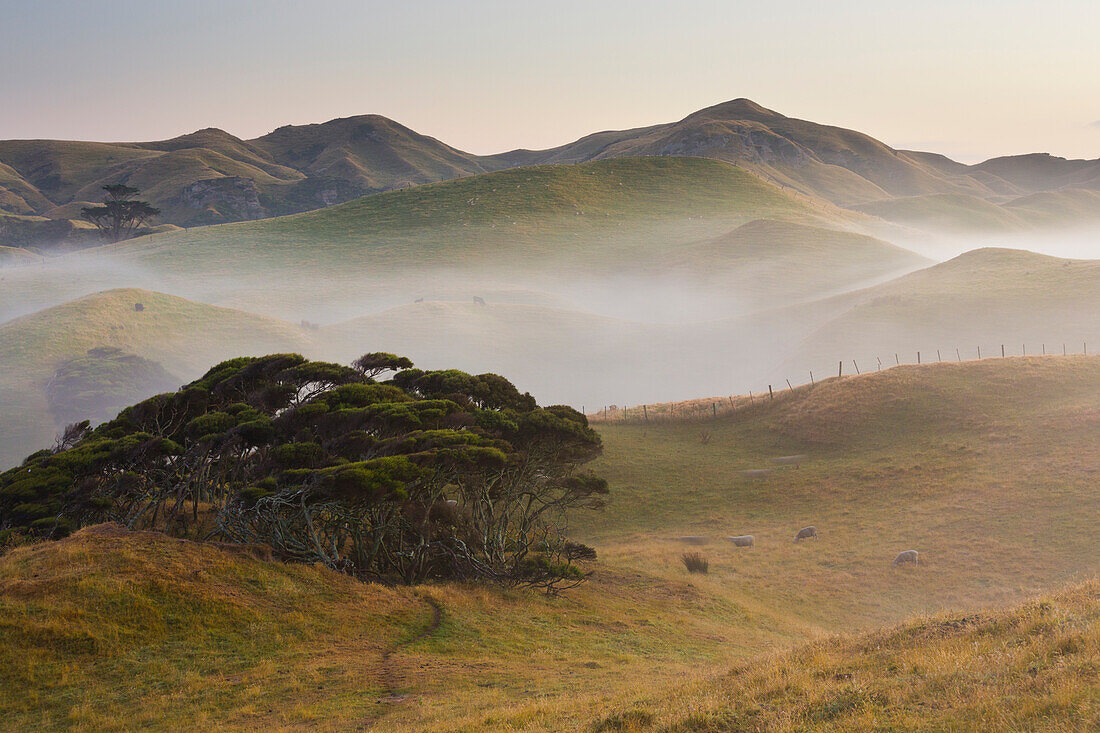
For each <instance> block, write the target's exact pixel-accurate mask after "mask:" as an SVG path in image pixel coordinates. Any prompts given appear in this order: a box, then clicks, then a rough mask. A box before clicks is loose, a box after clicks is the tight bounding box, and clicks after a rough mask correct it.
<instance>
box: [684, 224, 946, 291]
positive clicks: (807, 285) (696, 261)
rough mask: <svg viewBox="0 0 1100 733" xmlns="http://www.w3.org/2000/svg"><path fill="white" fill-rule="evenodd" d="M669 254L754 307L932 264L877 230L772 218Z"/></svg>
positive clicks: (690, 271)
mask: <svg viewBox="0 0 1100 733" xmlns="http://www.w3.org/2000/svg"><path fill="white" fill-rule="evenodd" d="M667 259H668V269H669V271H670V272H671V273H675V274H677V275H681V276H685V277H691V278H692V279H693V280H695V281H699V280H703V281H709V282H710V283H712V284H718V283H721V284H722V285H723V286H724V287H725V288H726V289H727V290H728V292H730V293H731V295H733V294H735V296H734V297H736V298H737V299H740V300H742V301H743V302H744V303H745V305H746V306H748V308H749V309H759V308H760V307H762V306H763V307H766V306H768V305H772V304H775V303H796V302H799V301H804V300H813V299H815V298H820V297H823V296H825V295H830V294H832V293H834V292H836V291H837V290H843V289H851V288H852V287H853V286H857V285H859V284H863V283H866V282H868V281H870V280H873V279H883V278H886V277H889V276H892V275H897V274H900V273H901V272H904V271H906V270H913V269H916V268H918V267H921V266H924V265H928V264H931V261H930V260H927V259H925V258H924V257H921V256H920V255H917V254H915V253H913V252H910V251H909V250H906V249H902V248H901V247H897V246H895V245H892V244H890V243H889V242H884V241H882V240H881V239H875V238H874V237H868V236H865V235H861V234H855V233H853V232H846V231H841V230H837V229H824V228H821V227H814V226H809V225H806V224H795V223H791V222H781V221H773V220H767V219H757V220H755V221H751V222H749V223H747V224H743V225H741V226H740V227H738V228H737V229H734V230H733V231H732V232H729V233H727V234H724V235H722V236H720V237H715V238H714V239H710V240H707V241H704V242H701V243H699V244H695V245H692V246H690V247H684V248H682V249H679V250H677V251H676V252H674V253H671V254H670V255H669V256H668V258H667Z"/></svg>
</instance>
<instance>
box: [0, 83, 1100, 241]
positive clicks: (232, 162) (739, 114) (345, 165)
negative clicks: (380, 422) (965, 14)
mask: <svg viewBox="0 0 1100 733" xmlns="http://www.w3.org/2000/svg"><path fill="white" fill-rule="evenodd" d="M640 156H677V157H704V158H712V159H716V160H722V161H726V162H730V163H735V164H737V165H739V166H742V167H743V168H745V169H746V170H749V171H751V172H752V173H753V174H754V175H758V176H760V177H762V178H763V179H765V180H768V181H770V182H772V183H776V184H779V185H781V186H785V187H789V188H791V189H793V190H796V191H799V192H801V193H803V194H805V195H808V196H812V197H815V198H820V199H823V200H826V201H830V202H833V203H835V204H839V205H842V206H853V205H861V204H869V203H871V202H876V201H883V200H888V199H891V198H895V197H911V196H929V195H951V196H960V195H969V196H975V197H977V198H979V199H984V200H995V199H1008V198H1013V197H1019V196H1026V195H1028V194H1031V193H1036V192H1039V191H1060V190H1066V189H1085V190H1091V191H1096V190H1100V161H1098V160H1091V161H1090V160H1066V159H1064V158H1057V157H1054V156H1050V155H1046V154H1033V155H1023V156H1009V157H1003V158H995V159H992V160H989V161H986V162H984V163H981V164H979V165H975V166H967V165H963V164H961V163H957V162H955V161H952V160H950V159H948V158H946V157H944V156H940V155H937V154H934V153H923V152H916V151H903V150H895V149H893V148H891V147H889V146H888V145H886V144H884V143H882V142H880V141H878V140H875V139H874V138H872V137H870V136H868V135H865V134H863V133H860V132H857V131H854V130H847V129H844V128H840V127H834V126H830V125H821V124H817V123H814V122H809V121H806V120H798V119H795V118H791V117H787V116H785V115H783V114H780V113H778V112H775V111H772V110H769V109H766V108H764V107H762V106H760V105H758V104H756V103H755V102H752V101H751V100H747V99H736V100H733V101H730V102H725V103H723V104H718V105H715V106H713V107H708V108H706V109H703V110H700V111H698V112H695V113H693V114H690V115H688V116H687V117H685V118H684V119H682V120H679V121H677V122H670V123H663V124H657V125H652V126H648V127H642V128H636V129H630V130H617V131H605V132H598V133H594V134H592V135H588V136H586V137H583V138H581V139H579V140H577V141H575V142H572V143H569V144H567V145H563V146H560V147H557V148H551V149H548V150H515V151H510V152H506V153H500V154H497V155H474V154H472V153H466V152H463V151H461V150H458V149H456V148H453V147H451V146H449V145H447V144H445V143H443V142H441V141H439V140H436V139H435V138H432V137H428V136H426V135H421V134H419V133H417V132H415V131H414V130H411V129H409V128H407V127H405V126H403V125H401V124H399V123H397V122H394V121H393V120H390V119H387V118H385V117H382V116H379V115H370V114H368V115H361V116H356V117H347V118H342V119H336V120H331V121H329V122H325V123H321V124H312V125H288V126H285V127H281V128H279V129H277V130H275V131H273V132H271V133H269V134H267V135H264V136H263V137H259V138H256V139H254V140H242V139H240V138H237V137H235V136H234V135H232V134H230V133H228V132H225V131H224V130H219V129H216V128H208V129H204V130H199V131H197V132H194V133H191V134H188V135H182V136H180V137H177V138H173V139H171V140H163V141H156V142H134V143H98V142H77V141H59V140H8V141H0V212H3V213H7V214H11V215H20V216H41V217H46V218H47V219H51V220H58V221H71V220H74V219H76V218H78V217H79V209H80V207H81V206H83V205H87V204H88V203H89V202H95V201H98V200H99V199H100V198H101V191H100V187H101V186H103V185H104V184H105V183H116V182H125V183H127V184H129V185H132V186H137V187H139V188H141V189H143V191H144V193H145V195H146V197H147V198H148V199H149V200H150V201H152V203H153V204H154V205H156V206H158V207H159V208H161V209H162V212H163V213H162V214H161V216H160V218H159V219H158V220H157V221H158V223H161V224H173V225H179V226H199V225H206V224H216V223H223V222H233V221H250V220H256V219H263V218H268V217H272V216H279V215H284V214H289V213H295V212H301V211H309V210H313V209H318V208H323V207H326V206H331V205H333V204H338V203H342V202H345V201H350V200H352V199H355V198H358V197H360V196H364V195H369V194H373V193H379V192H383V191H391V190H394V189H400V188H407V187H410V186H418V185H421V184H425V183H433V182H438V181H444V180H449V179H453V178H461V177H465V176H471V175H476V174H480V173H486V172H491V171H496V170H501V169H505V168H513V167H519V166H529V165H545V164H576V163H585V162H590V161H595V160H605V159H608V158H621V157H640ZM73 236H74V234H73V233H72V232H71V231H67V232H59V231H58V230H57V229H56V227H54V228H50V227H48V226H45V225H41V226H39V243H41V244H44V245H46V246H49V245H51V244H52V245H56V244H58V243H64V242H68V241H71V240H72V238H73ZM11 244H12V242H10V241H4V239H3V234H2V232H0V245H11Z"/></svg>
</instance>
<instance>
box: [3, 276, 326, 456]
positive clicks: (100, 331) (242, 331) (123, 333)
mask: <svg viewBox="0 0 1100 733" xmlns="http://www.w3.org/2000/svg"><path fill="white" fill-rule="evenodd" d="M137 303H141V304H142V307H143V310H142V311H140V312H138V311H136V310H135V305H136V304H137ZM309 345H310V336H309V332H307V331H305V330H303V329H301V328H299V327H297V326H294V325H291V324H289V323H284V322H281V321H277V320H275V319H271V318H265V317H262V316H256V315H252V314H250V313H243V312H241V311H234V310H229V309H226V308H215V307H213V306H208V305H203V304H201V303H195V302H191V301H187V300H183V299H182V298H175V297H172V296H168V295H163V294H160V293H151V292H148V291H143V290H135V289H123V290H112V291H109V292H104V293H97V294H95V295H90V296H87V297H84V298H80V299H79V300H76V301H73V302H71V303H66V304H64V305H61V306H57V307H54V308H50V309H48V310H44V311H41V312H38V313H34V314H32V315H29V316H24V317H22V318H18V319H15V320H13V321H9V322H7V323H4V324H0V364H2V365H3V374H2V375H0V414H2V415H3V419H2V420H0V465H3V466H8V465H11V464H13V463H15V462H17V461H18V460H20V459H22V458H23V457H24V456H26V455H27V454H29V453H30V452H32V451H34V450H36V449H38V448H42V447H45V446H48V445H49V444H50V443H51V442H52V439H53V436H54V434H55V433H56V432H57V429H58V427H59V426H57V425H55V424H54V422H53V419H52V417H51V415H50V410H49V407H48V405H47V396H46V391H45V387H46V384H47V383H48V382H49V379H50V377H51V376H52V375H53V373H54V371H55V370H56V369H57V367H58V366H59V365H60V364H61V363H62V362H64V361H66V360H68V359H72V358H74V357H78V356H83V355H84V354H86V353H87V351H88V350H89V349H93V348H97V347H103V346H110V347H114V348H118V349H122V350H123V351H125V352H128V353H132V354H136V355H138V356H141V357H144V358H147V359H151V360H152V361H155V362H158V363H159V364H161V366H163V367H164V368H165V369H166V370H167V371H168V372H170V373H171V374H173V375H176V376H177V377H179V378H180V379H181V380H182V381H181V383H183V381H187V380H188V379H191V378H194V377H197V376H199V375H201V374H202V372H203V371H205V370H206V369H207V368H208V367H209V366H210V365H211V364H214V363H216V362H217V361H220V360H221V359H225V358H228V357H230V356H238V355H244V354H267V353H273V352H280V351H287V350H292V351H296V350H302V349H307V348H308V347H309Z"/></svg>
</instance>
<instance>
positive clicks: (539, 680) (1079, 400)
mask: <svg viewBox="0 0 1100 733" xmlns="http://www.w3.org/2000/svg"><path fill="white" fill-rule="evenodd" d="M1098 379H1100V359H1096V358H1091V357H1090V358H1083V357H1070V358H1061V357H1048V358H1041V357H1036V358H1028V359H1006V360H986V361H982V362H971V363H963V364H942V365H925V366H921V367H915V366H912V367H901V368H896V369H891V370H887V371H883V372H881V373H877V374H871V375H864V376H860V377H851V378H844V379H840V380H836V379H833V380H829V381H827V382H825V383H820V384H818V385H816V386H815V387H813V388H806V389H800V390H795V391H793V392H784V393H782V394H781V395H777V397H776V399H775V400H773V401H771V402H767V403H763V404H761V403H759V402H758V403H757V404H756V405H755V406H753V407H750V408H749V409H746V410H742V411H739V412H737V413H736V414H730V415H725V416H721V417H719V418H718V419H696V420H690V421H673V422H664V423H659V424H657V423H650V424H648V425H644V424H642V425H626V424H623V425H601V426H599V429H600V432H601V433H602V435H603V438H604V443H605V446H606V451H605V455H604V457H603V458H601V459H600V461H599V465H598V466H597V467H596V469H597V470H598V472H599V473H600V474H601V475H604V476H606V477H607V478H608V479H609V480H610V482H611V488H612V493H611V498H612V503H611V504H610V505H609V506H608V508H607V509H606V511H605V513H604V514H603V515H602V516H600V515H595V516H592V517H588V518H583V519H582V518H581V517H579V516H578V517H574V518H573V519H572V522H571V524H572V528H571V534H572V535H573V536H576V537H577V538H578V539H580V540H581V541H587V542H591V543H593V544H594V546H595V547H596V548H597V550H598V552H599V559H598V562H596V563H595V564H594V565H593V566H592V569H593V570H594V571H595V574H594V575H593V577H592V579H591V581H590V582H589V583H588V584H586V585H585V586H583V587H581V588H578V589H576V591H574V592H571V593H570V595H569V597H568V598H567V599H558V600H555V599H546V598H544V597H542V596H536V595H533V594H528V593H523V592H516V591H505V592H502V591H499V590H496V589H492V588H479V587H470V586H465V585H456V584H428V585H424V586H420V587H418V588H415V589H403V588H402V589H386V588H381V587H378V586H370V585H361V584H357V583H355V582H353V581H351V580H349V579H348V578H346V577H343V576H341V575H338V574H335V573H332V572H330V571H326V570H322V569H319V568H314V567H304V566H295V565H285V566H284V565H279V564H271V563H265V562H262V561H261V560H259V559H256V558H254V557H249V556H248V551H245V552H242V553H230V552H226V551H225V550H224V549H221V548H216V547H212V546H210V545H205V544H202V543H196V542H188V541H183V540H176V539H170V538H167V537H164V536H163V535H158V534H155V533H139V534H127V533H125V532H120V531H118V530H117V529H111V528H109V527H99V528H89V529H86V530H84V531H82V532H80V533H78V534H76V535H74V536H73V537H70V538H69V539H66V540H63V541H61V542H54V543H46V544H41V545H36V546H32V547H29V548H24V549H19V550H15V551H13V552H11V553H9V554H7V555H5V556H3V557H0V608H3V609H4V613H3V614H0V616H2V617H3V618H4V619H6V621H5V623H6V627H5V631H6V632H7V633H5V634H2V635H0V640H2V641H0V655H2V657H3V659H4V664H2V665H0V669H3V670H4V674H6V675H7V677H6V678H5V679H4V680H3V681H4V683H5V684H4V685H3V686H2V688H0V689H3V690H4V691H5V693H6V695H5V694H0V710H2V711H3V712H4V714H5V716H6V719H7V720H12V721H16V722H20V721H32V720H33V721H35V724H36V725H38V726H39V727H44V728H47V729H58V728H63V727H71V726H73V725H77V726H85V727H89V728H91V727H100V728H102V727H104V726H106V725H108V724H109V723H110V721H111V720H116V721H117V720H118V719H120V717H119V716H120V715H122V714H123V711H124V715H125V719H126V720H134V721H140V723H141V724H142V725H148V726H171V725H174V724H176V723H177V721H178V720H179V719H178V718H177V717H176V716H178V715H179V714H180V711H183V710H189V709H191V710H195V711H197V712H196V713H195V715H197V716H198V718H197V719H199V720H201V721H202V722H203V723H204V724H206V725H209V726H212V727H228V728H231V729H240V728H256V727H260V726H264V727H294V726H301V725H310V726H314V727H317V728H320V729H333V730H342V729H347V728H348V727H352V726H354V725H358V726H361V727H363V728H365V729H367V730H387V731H401V730H410V731H412V730H415V731H441V730H448V731H451V730H463V731H482V730H532V731H537V730H561V729H562V728H563V727H564V728H570V729H583V728H585V727H586V726H595V725H597V724H598V722H599V721H606V720H613V719H614V718H615V716H620V720H621V719H623V716H624V715H625V714H627V713H630V712H631V711H638V712H640V713H645V715H647V716H650V717H651V718H653V719H654V720H655V721H656V725H654V726H652V727H654V728H655V729H661V728H659V727H658V726H663V725H668V726H670V727H669V728H668V729H669V730H710V729H717V730H722V729H723V725H724V726H726V727H729V726H730V725H733V723H731V722H730V721H734V722H740V723H742V724H748V723H749V722H754V721H771V720H773V719H772V718H771V717H769V716H771V715H773V714H774V713H775V712H776V711H777V710H778V708H775V707H771V706H770V704H768V700H771V701H772V702H775V701H777V700H782V701H784V706H783V707H784V708H786V707H790V709H791V710H792V714H793V715H796V716H801V717H796V718H795V720H796V721H802V720H805V719H810V718H812V719H815V720H818V721H819V722H822V723H831V724H833V725H835V726H837V727H840V728H843V727H845V725H846V724H849V723H851V722H852V721H853V720H855V721H857V722H858V721H860V720H863V719H864V717H865V716H869V715H875V716H876V717H877V718H878V719H880V720H881V719H882V716H888V715H896V716H898V717H897V720H898V721H899V723H904V722H905V721H907V720H911V717H909V716H912V715H915V714H917V712H916V710H915V709H914V708H913V707H912V706H911V703H910V702H909V701H910V700H911V699H915V698H906V697H905V696H904V695H903V694H902V685H903V684H905V685H910V684H911V685H917V686H922V685H932V686H935V685H937V684H939V683H940V682H942V681H943V680H944V679H945V678H944V675H946V674H950V673H951V671H950V670H954V672H953V673H954V674H956V676H955V677H950V678H948V679H950V680H953V682H952V685H958V686H957V687H955V686H952V687H950V688H949V689H950V690H952V691H953V692H951V694H950V696H949V697H947V698H944V702H945V703H946V704H947V707H944V708H941V709H939V711H938V712H936V713H935V714H936V715H947V714H949V712H950V711H952V710H957V711H963V712H965V714H966V715H971V716H975V717H974V719H975V720H978V719H981V716H982V715H984V714H986V712H987V711H989V710H990V709H991V707H990V706H991V705H993V704H994V701H995V700H996V699H998V698H999V696H1002V695H1007V694H1009V693H1012V692H1018V693H1026V694H1028V695H1033V696H1035V697H1034V698H1032V699H1036V700H1038V701H1042V700H1048V699H1050V697H1049V696H1050V695H1051V694H1057V693H1051V692H1050V691H1051V690H1058V689H1063V688H1060V687H1059V685H1060V684H1061V683H1060V682H1059V680H1062V681H1064V682H1065V685H1066V687H1065V688H1064V689H1065V690H1066V691H1067V692H1068V691H1069V690H1071V689H1073V690H1078V691H1080V690H1081V689H1082V686H1081V684H1079V682H1080V680H1081V679H1083V678H1080V677H1078V675H1084V674H1091V672H1090V671H1089V670H1090V669H1091V667H1090V666H1089V665H1090V664H1091V663H1092V660H1091V657H1090V656H1088V655H1092V654H1093V649H1094V647H1095V642H1094V641H1093V637H1094V628H1095V618H1096V607H1095V599H1096V590H1095V587H1094V586H1092V585H1085V586H1082V587H1081V588H1078V589H1075V590H1071V591H1068V592H1066V593H1062V594H1056V595H1053V596H1049V597H1047V598H1046V599H1045V600H1046V603H1042V602H1040V603H1038V604H1036V603H1031V604H1029V605H1027V606H1025V607H1023V608H1021V609H1016V610H1009V611H1000V610H997V609H999V608H1002V607H1005V606H1011V605H1013V604H1017V603H1019V602H1020V601H1022V600H1024V599H1026V598H1031V597H1034V596H1036V595H1038V594H1040V593H1044V594H1049V589H1051V588H1056V587H1059V586H1061V585H1063V584H1065V583H1067V582H1069V581H1071V580H1073V579H1074V578H1076V577H1079V576H1083V577H1091V576H1092V575H1094V574H1095V573H1096V572H1097V570H1100V565H1098V564H1097V561H1096V553H1095V546H1096V545H1095V543H1096V540H1095V533H1094V532H1093V528H1094V527H1095V525H1096V522H1097V521H1100V514H1098V511H1100V510H1098V509H1097V503H1096V502H1095V501H1094V499H1095V487H1094V485H1093V484H1094V481H1093V476H1092V473H1091V471H1092V467H1093V465H1094V464H1095V459H1096V447H1095V445H1094V440H1093V439H1092V438H1093V434H1094V432H1095V431H1094V430H1093V428H1094V427H1095V425H1094V424H1095V416H1096V415H1097V414H1100V392H1097V390H1096V388H1095V385H1096V384H1097V383H1098ZM703 434H706V436H707V438H706V440H703V439H701V436H702V435H703ZM790 455H801V456H803V458H801V459H800V460H801V466H800V467H798V468H794V467H791V466H782V465H780V464H777V463H775V462H774V461H773V460H772V459H773V458H774V457H777V456H790ZM747 469H772V472H771V473H770V474H766V475H765V476H764V477H762V478H760V477H755V476H748V475H745V474H744V473H743V471H745V470H747ZM809 523H813V524H815V525H816V526H817V527H818V529H819V532H820V538H819V540H818V541H816V542H804V543H797V544H796V543H794V542H793V541H792V537H793V535H794V532H795V531H796V530H797V529H798V528H799V527H802V526H805V525H806V524H809ZM742 533H751V534H754V535H755V536H756V547H755V548H753V549H751V550H743V549H742V550H739V549H736V548H733V547H732V546H731V545H729V544H728V543H727V542H726V541H725V540H724V539H723V538H724V537H726V536H728V535H730V534H742ZM683 536H691V537H693V538H697V539H693V542H696V541H698V542H702V543H703V544H685V543H684V542H682V541H679V539H678V538H680V537H683ZM685 549H694V550H698V551H700V552H703V553H704V554H705V555H706V556H707V557H708V558H709V559H710V562H711V569H710V573H709V574H707V575H693V576H689V575H687V574H686V573H685V572H684V570H683V567H682V565H680V562H679V555H680V553H681V552H683V551H684V550H685ZM902 549H917V550H919V552H920V553H921V563H920V565H918V566H917V567H915V568H914V567H908V568H904V567H903V568H897V567H894V566H893V565H892V564H891V560H892V559H893V557H894V555H896V554H897V552H898V551H900V550H902ZM123 599H125V600H123ZM120 607H124V608H126V609H129V610H127V612H126V613H125V614H121V615H120V613H119V610H118V609H119V608H120ZM28 608H37V609H49V610H48V611H46V612H42V613H37V612H36V613H29V612H25V610H24V609H28ZM979 609H985V610H979ZM945 613H946V614H949V615H947V616H943V615H942V614H945ZM926 614H936V615H935V616H934V617H933V618H931V619H929V618H923V616H925V615H926ZM914 616H917V617H918V618H917V620H916V621H908V622H907V619H913V617H914ZM502 619H506V620H507V623H502ZM899 623H904V625H903V626H901V627H899V628H897V629H894V630H886V631H876V629H881V627H883V626H894V625H896V624H899ZM856 632H858V633H863V634H868V633H869V634H870V635H869V636H864V637H860V638H856V639H851V638H840V639H836V640H826V639H825V637H827V636H831V635H835V634H850V633H856ZM1020 632H1025V633H1020ZM1071 638H1072V644H1070V643H1069V639H1071ZM815 640H817V641H818V642H819V643H816V644H814V645H811V646H809V647H805V648H802V645H804V644H805V643H806V642H808V641H815ZM975 645H976V646H975ZM792 648H798V650H797V651H794V652H793V653H791V652H789V651H788V650H790V649H792ZM998 650H1001V651H1003V652H1004V654H1003V655H1002V654H999V653H997V652H998ZM1044 650H1059V651H1058V653H1057V654H1055V655H1052V656H1045V651H1044ZM956 654H960V655H962V656H960V657H957V658H958V659H961V660H962V661H963V663H964V666H963V667H961V668H957V667H955V659H956V657H955V656H953V655H956ZM941 655H943V656H941ZM945 655H952V656H950V659H951V660H952V661H951V668H950V670H947V668H945V667H944V666H943V665H942V664H941V663H940V661H937V660H941V659H943V658H947V656H945ZM200 658H201V659H200ZM979 659H980V661H979ZM991 660H992V661H991ZM997 660H1001V661H997ZM1002 662H1003V663H1004V667H1003V669H1004V670H1005V674H1004V675H1003V676H1001V675H987V674H982V675H978V676H975V675H974V674H972V672H973V670H974V669H976V668H975V667H974V666H973V665H974V664H981V665H983V669H985V670H988V669H989V668H990V664H994V663H995V664H1001V663H1002ZM1025 662H1026V664H1025ZM1020 665H1023V666H1022V667H1021V666H1020ZM1033 665H1034V666H1035V672H1034V674H1033V673H1032V671H1031V666H1033ZM731 668H732V669H734V670H736V671H735V673H734V674H732V675H731V674H730V673H729V670H731ZM62 670H64V671H65V674H61V671H62ZM846 675H851V676H850V677H849V676H846ZM958 675H961V676H958ZM1025 679H1026V681H1027V685H1026V686H1024V687H1021V685H1020V684H1019V682H1020V680H1025ZM1090 679H1091V678H1090ZM1002 683H1003V684H1002ZM165 689H170V690H172V692H171V693H170V694H171V697H170V700H171V701H172V702H173V704H171V705H165V704H164V697H163V696H164V690H165ZM936 689H939V688H936ZM1084 689H1086V690H1089V689H1091V688H1088V687H1085V688H1084ZM954 691H957V692H954ZM788 698H790V699H788ZM796 698H797V699H796ZM1023 699H1024V700H1027V699H1028V698H1026V697H1025V698H1023ZM1059 699H1061V700H1062V701H1063V702H1062V703H1061V704H1060V706H1059V707H1058V708H1057V710H1056V711H1054V712H1055V713H1056V714H1058V715H1072V714H1074V713H1079V712H1081V711H1082V710H1084V711H1087V708H1081V707H1080V705H1081V704H1082V702H1081V698H1079V697H1074V696H1071V697H1064V696H1063V697H1061V698H1059ZM1014 705H1015V707H1011V708H1006V710H1011V713H1010V714H1011V715H1012V716H1019V717H1013V718H1012V719H1013V720H1021V721H1026V720H1028V719H1029V718H1028V717H1027V716H1028V715H1031V714H1032V713H1031V712H1029V711H1034V710H1035V709H1037V708H1035V707H1032V706H1030V705H1028V704H1026V703H1024V704H1019V705H1017V704H1014ZM1038 709H1040V710H1041V709H1043V708H1042V707H1039V708H1038ZM830 711H831V712H830ZM983 711H985V712H983ZM1006 714H1008V713H1006ZM693 716H696V717H694V718H693ZM731 716H732V717H731ZM737 716H743V717H737ZM853 716H855V717H853ZM635 719H636V720H637V719H638V718H637V717H636V718H635ZM968 719H969V718H968ZM689 720H690V721H693V722H690V723H689V722H688V721H689ZM780 722H781V721H780ZM609 725H610V724H609ZM677 725H679V726H680V727H678V728H677V727H675V726H677ZM706 725H710V726H711V727H710V728H708V727H706ZM692 726H694V727H692ZM605 729H609V730H614V728H605Z"/></svg>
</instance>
